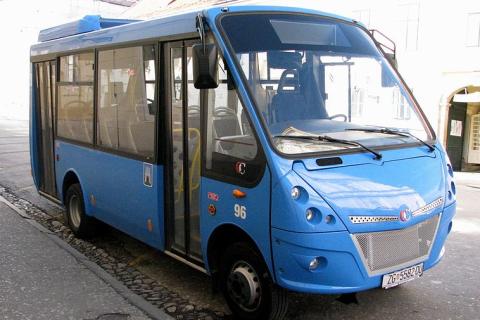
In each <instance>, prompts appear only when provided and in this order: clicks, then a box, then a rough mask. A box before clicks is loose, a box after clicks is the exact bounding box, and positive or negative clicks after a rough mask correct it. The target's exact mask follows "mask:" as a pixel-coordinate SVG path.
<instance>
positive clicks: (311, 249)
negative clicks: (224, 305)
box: [272, 203, 456, 294]
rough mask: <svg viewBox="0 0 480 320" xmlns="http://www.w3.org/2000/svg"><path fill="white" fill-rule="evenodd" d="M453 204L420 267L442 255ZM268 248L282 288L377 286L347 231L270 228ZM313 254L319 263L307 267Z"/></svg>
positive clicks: (356, 288) (377, 279)
mask: <svg viewBox="0 0 480 320" xmlns="http://www.w3.org/2000/svg"><path fill="white" fill-rule="evenodd" d="M455 208H456V204H455V203H453V204H452V205H450V206H448V207H445V208H444V210H443V213H442V214H441V219H440V222H439V225H438V230H437V233H436V236H435V239H434V242H433V247H432V249H431V251H430V255H429V256H428V258H427V259H426V260H424V261H423V263H424V270H427V269H430V268H431V267H433V266H434V265H435V264H437V263H438V262H439V261H440V259H441V258H442V255H443V250H442V249H443V245H444V243H445V240H446V238H447V235H448V233H449V232H450V230H451V223H452V218H453V216H454V215H455ZM272 248H273V258H274V268H275V278H276V282H277V284H278V285H280V286H282V287H284V288H286V289H289V290H293V291H299V292H308V293H324V294H335V293H348V292H358V291H363V290H367V289H371V288H376V287H380V286H381V283H382V276H383V274H376V275H373V276H369V273H368V272H367V269H366V268H365V266H364V263H363V262H362V258H361V256H360V253H359V252H358V250H357V248H356V247H355V245H354V243H353V241H352V237H351V234H350V233H349V232H348V231H339V232H328V233H296V232H289V231H284V230H280V229H275V228H273V229H272ZM314 258H318V261H319V262H320V263H319V267H318V268H317V269H315V270H313V271H310V270H309V263H310V261H312V260H313V259H314ZM399 269H401V268H399Z"/></svg>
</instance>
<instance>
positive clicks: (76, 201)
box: [65, 183, 96, 238]
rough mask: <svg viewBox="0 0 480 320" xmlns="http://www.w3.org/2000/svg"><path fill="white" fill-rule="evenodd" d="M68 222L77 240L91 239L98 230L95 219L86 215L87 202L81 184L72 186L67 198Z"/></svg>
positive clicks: (68, 190)
mask: <svg viewBox="0 0 480 320" xmlns="http://www.w3.org/2000/svg"><path fill="white" fill-rule="evenodd" d="M65 200H66V201H65V206H66V214H67V216H66V220H67V223H68V226H69V227H70V229H71V230H72V232H73V234H75V236H76V237H77V238H89V237H91V236H92V235H93V233H94V230H95V229H96V221H95V218H93V217H89V216H87V215H86V214H85V202H84V199H83V193H82V189H81V187H80V184H78V183H75V184H72V185H71V186H70V187H69V188H68V189H67V193H66V196H65Z"/></svg>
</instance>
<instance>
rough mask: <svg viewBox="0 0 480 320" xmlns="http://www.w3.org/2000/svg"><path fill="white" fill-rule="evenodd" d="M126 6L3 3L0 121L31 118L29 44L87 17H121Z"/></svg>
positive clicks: (72, 0)
mask: <svg viewBox="0 0 480 320" xmlns="http://www.w3.org/2000/svg"><path fill="white" fill-rule="evenodd" d="M125 10H126V8H125V7H122V6H118V5H112V4H108V3H105V2H101V1H95V0H41V1H27V0H3V1H0V30H1V32H0V34H1V40H2V49H1V50H0V61H1V70H2V76H0V119H1V118H7V119H20V120H22V119H28V106H29V86H30V80H29V79H30V63H29V59H30V54H29V50H30V45H32V44H34V43H35V42H36V41H37V37H38V32H39V31H40V30H41V29H45V28H48V27H52V26H55V25H59V24H62V23H66V22H70V21H73V20H76V19H79V18H81V17H83V16H84V15H86V14H100V15H102V16H105V17H113V18H114V17H118V16H120V15H121V13H122V12H124V11H125Z"/></svg>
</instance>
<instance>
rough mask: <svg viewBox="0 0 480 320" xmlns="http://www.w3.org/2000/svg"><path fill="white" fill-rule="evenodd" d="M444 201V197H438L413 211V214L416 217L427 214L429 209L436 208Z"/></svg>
mask: <svg viewBox="0 0 480 320" xmlns="http://www.w3.org/2000/svg"><path fill="white" fill-rule="evenodd" d="M442 203H443V197H441V198H438V199H437V200H435V201H432V202H430V203H429V204H427V205H425V206H423V207H421V208H419V209H417V210H415V211H413V212H412V216H414V217H416V216H421V215H423V214H425V213H426V212H427V211H430V210H432V209H435V208H436V207H438V206H440V205H441V204H442Z"/></svg>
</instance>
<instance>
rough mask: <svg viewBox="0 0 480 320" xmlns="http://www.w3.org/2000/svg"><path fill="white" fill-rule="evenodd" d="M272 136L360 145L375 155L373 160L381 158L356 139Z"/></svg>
mask: <svg viewBox="0 0 480 320" xmlns="http://www.w3.org/2000/svg"><path fill="white" fill-rule="evenodd" d="M274 138H283V139H292V140H295V139H297V140H311V141H328V142H334V143H342V144H346V145H350V146H356V147H360V148H362V149H364V150H366V151H368V152H370V153H371V154H373V155H375V157H374V158H373V159H375V160H380V159H382V155H381V154H380V153H378V152H377V151H375V150H373V149H371V148H369V147H367V146H365V145H364V144H362V143H360V142H357V141H352V140H343V139H337V138H333V137H330V136H289V135H277V136H274Z"/></svg>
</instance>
